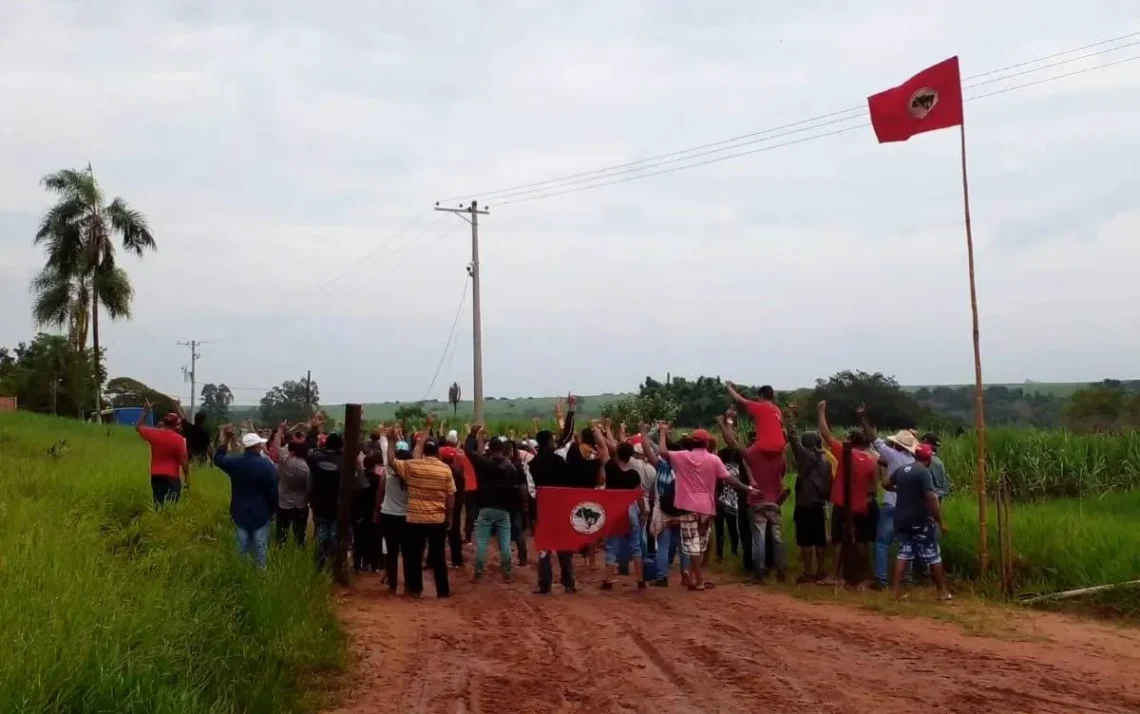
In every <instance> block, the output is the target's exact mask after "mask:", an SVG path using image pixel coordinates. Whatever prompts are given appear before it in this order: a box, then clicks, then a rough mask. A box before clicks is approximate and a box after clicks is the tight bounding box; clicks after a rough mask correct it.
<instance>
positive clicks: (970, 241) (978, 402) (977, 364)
mask: <svg viewBox="0 0 1140 714" xmlns="http://www.w3.org/2000/svg"><path fill="white" fill-rule="evenodd" d="M959 129H961V137H962V201H963V205H964V207H965V211H966V256H967V259H968V264H969V268H970V312H971V315H972V317H973V322H974V426H975V430H976V433H977V441H978V465H977V468H976V470H975V472H974V488H975V489H976V490H977V492H978V562H979V566H980V568H981V574H983V575H984V574H985V572H986V570H987V569H988V567H989V560H990V559H989V541H988V539H987V537H986V408H985V396H984V392H983V386H982V349H981V345H980V344H979V338H978V290H977V285H976V282H975V280H974V234H973V231H972V230H971V228H970V182H969V180H968V179H967V175H966V122H965V121H964V120H963V121H962V124H961V125H960V126H959Z"/></svg>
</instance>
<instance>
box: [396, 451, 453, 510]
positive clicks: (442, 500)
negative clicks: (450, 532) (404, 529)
mask: <svg viewBox="0 0 1140 714" xmlns="http://www.w3.org/2000/svg"><path fill="white" fill-rule="evenodd" d="M392 467H393V468H394V469H395V470H396V474H397V475H398V476H399V477H400V478H402V479H404V482H405V483H407V484H408V523H430V524H434V523H443V522H444V521H445V520H446V519H447V497H448V496H449V495H450V494H453V493H455V479H453V478H452V477H451V467H449V466H448V465H447V464H445V463H443V462H442V461H440V460H439V459H437V458H435V457H434V456H429V457H427V458H424V459H409V460H407V461H396V462H395V463H394V464H392Z"/></svg>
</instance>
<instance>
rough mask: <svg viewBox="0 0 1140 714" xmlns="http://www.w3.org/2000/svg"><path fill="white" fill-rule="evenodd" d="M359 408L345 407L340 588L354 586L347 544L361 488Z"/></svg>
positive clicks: (339, 521)
mask: <svg viewBox="0 0 1140 714" xmlns="http://www.w3.org/2000/svg"><path fill="white" fill-rule="evenodd" d="M360 418H361V408H360V405H359V404H345V405H344V457H343V458H342V459H341V462H340V492H339V494H338V496H337V509H336V559H335V560H334V561H333V572H334V573H335V574H336V579H337V582H338V583H340V584H341V585H345V586H347V585H351V584H352V580H353V577H352V576H353V572H352V563H350V562H348V542H349V540H351V539H352V530H351V529H352V506H353V503H354V502H355V500H356V495H357V492H358V491H359V490H360V484H359V482H358V481H357V478H356V457H357V455H359V454H360Z"/></svg>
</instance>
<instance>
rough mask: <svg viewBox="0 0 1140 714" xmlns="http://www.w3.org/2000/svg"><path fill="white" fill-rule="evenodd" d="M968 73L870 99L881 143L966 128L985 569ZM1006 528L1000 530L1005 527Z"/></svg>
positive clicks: (939, 73) (943, 67) (982, 546)
mask: <svg viewBox="0 0 1140 714" xmlns="http://www.w3.org/2000/svg"><path fill="white" fill-rule="evenodd" d="M962 104H963V101H962V77H961V75H960V74H959V71H958V58H957V57H951V58H950V59H948V60H943V61H942V62H939V63H938V64H936V65H934V66H932V67H928V68H926V69H924V70H922V71H921V72H919V73H918V74H916V75H914V76H913V77H911V78H910V79H908V80H907V81H905V82H903V83H902V84H900V85H898V86H897V87H891V88H890V89H888V90H886V91H883V92H879V93H878V94H874V95H872V96H870V97H868V98H867V106H868V108H869V109H870V111H871V125H872V126H873V127H874V128H875V136H876V137H877V138H878V139H879V143H880V144H884V143H887V142H892V141H906V140H907V139H909V138H911V137H912V136H914V135H915V134H922V133H924V132H927V131H935V130H937V129H947V128H949V127H952V126H956V127H959V128H960V131H959V135H960V137H961V145H962V202H963V207H964V208H965V213H966V256H967V264H968V266H969V271H970V311H971V313H972V316H973V325H974V424H975V429H976V432H977V438H978V461H977V469H976V472H975V474H974V481H975V487H976V489H977V492H978V531H979V532H978V538H979V541H980V542H979V544H978V556H979V559H980V561H981V562H980V565H981V569H982V572H983V573H984V572H985V571H986V568H987V565H988V562H989V541H988V540H987V539H986V412H985V400H984V394H983V389H982V352H981V347H980V344H979V339H978V334H979V333H978V292H977V287H976V284H975V282H974V235H973V231H972V230H971V227H970V183H969V180H968V179H967V174H966V121H965V116H964V113H963V107H962ZM999 530H1000V529H999Z"/></svg>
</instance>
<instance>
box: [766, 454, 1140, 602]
mask: <svg viewBox="0 0 1140 714" xmlns="http://www.w3.org/2000/svg"><path fill="white" fill-rule="evenodd" d="M793 482H794V477H792V476H789V477H788V480H787V483H788V485H789V486H791V485H792V484H793ZM794 507H795V504H794V499H789V502H787V503H785V504H784V508H783V515H784V542H785V543H786V544H787V547H788V562H789V567H790V570H791V572H792V573H794V574H798V573H799V572H800V570H801V564H800V558H799V551H798V549H797V548H795V535H794V529H795V526H794V524H793V521H792V513H793V509H794ZM994 508H995V506H994V504H993V503H990V504H989V517H988V521H989V528H988V531H987V540H988V541H989V555H990V560H991V564H992V568H993V569H992V571H991V572H990V573H989V574H987V575H986V576H985V577H980V573H979V559H978V546H979V539H978V508H977V499H976V498H974V496H973V494H970V493H961V494H957V495H954V496H951V497H950V498H948V499H947V500H946V501H945V502H944V503H943V515H944V518H945V522H946V523H947V525H948V526H949V527H950V532H949V533H948V534H947V535H945V536H944V537H943V538H942V541H941V544H942V556H943V560H944V562H945V564H946V569H947V572H948V573H949V574H950V577H951V580H952V584H953V587H954V589H956V590H959V591H961V590H962V589H966V590H969V591H971V592H973V593H976V594H977V595H979V596H984V597H986V598H989V599H995V600H996V599H997V598H999V597H1000V588H999V585H998V583H997V580H996V563H997V558H998V540H997V523H996V517H995V511H994ZM1010 519H1011V521H1012V535H1013V550H1014V572H1015V588H1016V592H1017V594H1018V595H1020V596H1029V595H1043V594H1047V593H1055V592H1061V591H1064V590H1072V589H1076V588H1083V587H1090V586H1095V585H1105V584H1110V583H1122V582H1127V581H1130V580H1135V579H1137V578H1138V577H1140V539H1138V538H1137V537H1136V523H1137V522H1138V521H1140V491H1128V492H1112V493H1106V494H1104V495H1102V496H1100V497H1097V498H1084V499H1078V498H1066V499H1047V500H1034V501H1029V502H1024V503H1014V504H1013V505H1012V506H1011V508H1010ZM1043 606H1044V607H1048V608H1052V609H1065V610H1074V611H1081V612H1088V613H1091V614H1096V615H1099V616H1107V617H1113V618H1121V619H1126V620H1130V621H1133V622H1136V621H1140V588H1135V587H1132V588H1123V589H1119V590H1113V591H1109V592H1104V593H1100V594H1097V595H1096V596H1091V597H1085V598H1080V599H1077V600H1066V601H1059V602H1053V603H1045V604H1044V605H1043Z"/></svg>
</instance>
